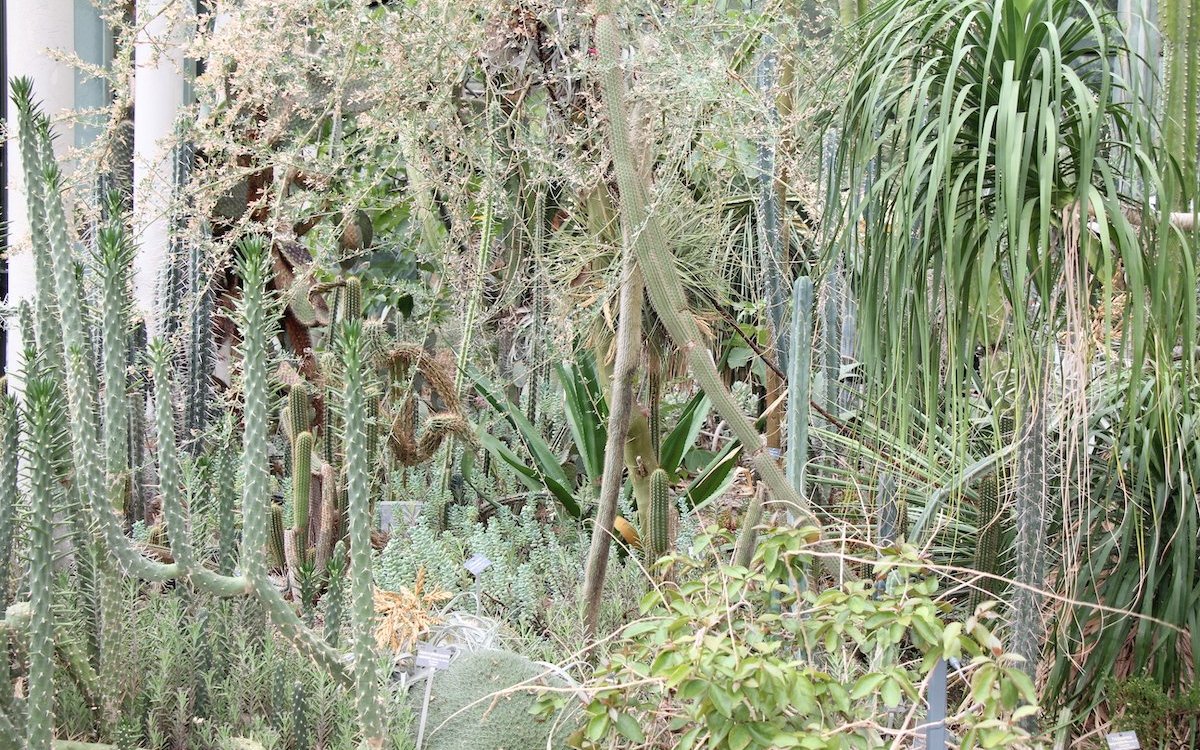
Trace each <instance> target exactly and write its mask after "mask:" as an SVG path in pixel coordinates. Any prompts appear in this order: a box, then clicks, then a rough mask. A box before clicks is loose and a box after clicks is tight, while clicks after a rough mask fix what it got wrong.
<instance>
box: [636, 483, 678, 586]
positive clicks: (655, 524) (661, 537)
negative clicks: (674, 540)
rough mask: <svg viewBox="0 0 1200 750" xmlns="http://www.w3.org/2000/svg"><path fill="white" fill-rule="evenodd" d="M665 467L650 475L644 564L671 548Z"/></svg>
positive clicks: (669, 511)
mask: <svg viewBox="0 0 1200 750" xmlns="http://www.w3.org/2000/svg"><path fill="white" fill-rule="evenodd" d="M669 484H670V483H669V482H668V481H667V471H666V469H662V468H659V469H655V470H654V472H653V473H652V474H651V475H650V513H649V522H648V524H647V526H648V528H647V529H646V534H645V537H644V538H645V541H644V542H643V544H642V547H643V550H644V551H645V553H646V565H648V566H649V565H653V564H654V563H655V562H657V561H658V559H659V558H660V557H662V556H663V555H665V554H667V552H668V551H669V550H670V548H671V497H670V487H669Z"/></svg>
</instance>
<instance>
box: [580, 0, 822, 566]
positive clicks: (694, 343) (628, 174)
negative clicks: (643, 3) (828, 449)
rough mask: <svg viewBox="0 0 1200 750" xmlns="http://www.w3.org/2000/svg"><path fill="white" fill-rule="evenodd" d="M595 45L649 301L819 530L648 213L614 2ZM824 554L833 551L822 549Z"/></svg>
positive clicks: (604, 10) (769, 471) (741, 435)
mask: <svg viewBox="0 0 1200 750" xmlns="http://www.w3.org/2000/svg"><path fill="white" fill-rule="evenodd" d="M597 10H598V15H597V17H596V21H595V23H596V42H597V48H598V51H599V54H600V61H601V64H602V65H603V72H602V74H601V75H602V81H601V83H602V93H603V98H604V102H605V112H606V114H607V115H608V129H609V135H610V139H609V140H610V145H611V148H612V154H613V163H614V166H615V168H616V173H617V184H618V186H619V188H620V193H621V221H622V224H623V226H624V227H625V231H626V232H627V233H628V236H630V237H631V238H632V244H633V247H634V249H635V250H636V253H637V259H638V266H639V268H640V269H641V272H642V275H643V277H644V279H645V283H646V292H647V294H648V296H649V297H650V302H651V304H652V305H653V306H654V310H655V312H657V313H658V316H659V319H660V320H662V322H663V325H664V327H665V328H666V329H667V332H668V333H669V334H670V336H671V339H672V340H673V341H674V342H675V344H676V346H678V347H679V348H680V349H681V350H683V352H684V353H685V354H686V357H687V362H688V368H689V369H690V370H691V372H692V376H693V377H695V378H696V381H697V382H698V383H699V384H700V387H701V388H703V389H704V392H705V393H706V394H707V395H708V397H709V399H711V400H712V403H713V407H714V408H715V409H716V411H717V413H718V414H720V415H721V417H722V418H723V419H725V420H726V423H727V424H728V425H729V427H730V429H731V430H732V431H733V433H734V435H735V437H737V439H738V440H739V441H740V442H741V443H742V445H744V446H746V451H747V455H748V456H749V457H750V460H751V462H752V463H753V465H754V468H755V469H756V470H757V471H758V473H759V476H761V477H762V480H763V481H764V482H765V483H766V484H767V486H768V487H769V488H770V490H771V494H772V495H773V497H774V499H775V500H776V501H777V502H781V503H783V504H784V505H786V506H788V507H790V508H791V509H792V510H793V512H795V513H796V514H798V515H799V516H801V517H802V519H803V520H804V522H805V523H806V524H811V525H813V526H815V527H817V528H818V529H819V528H820V526H821V524H820V522H819V521H818V520H817V518H816V516H814V515H813V513H812V510H811V508H810V507H809V504H808V502H807V501H806V500H805V499H804V498H802V497H801V496H800V495H799V494H797V493H796V491H795V490H794V489H792V487H791V486H790V485H789V484H788V482H787V479H786V478H785V477H784V475H783V472H781V471H780V470H779V467H778V466H777V465H776V464H775V461H774V460H773V459H772V458H771V456H770V454H769V453H768V452H767V450H766V446H765V444H764V443H763V439H762V436H761V435H759V434H758V431H757V430H755V429H754V425H753V424H752V423H751V422H750V420H748V419H747V418H746V417H745V415H743V414H742V412H741V409H740V408H739V406H738V403H737V400H736V399H734V397H733V394H732V393H731V392H730V391H729V389H728V388H726V387H725V384H724V382H723V381H722V380H721V374H720V372H719V371H718V370H717V364H716V362H715V361H713V357H712V352H711V351H710V350H709V349H708V347H706V346H704V343H703V337H702V336H701V335H700V329H699V327H698V326H697V324H696V319H695V317H694V316H693V315H692V313H691V310H690V309H689V308H688V302H687V297H686V295H685V293H684V290H683V284H682V283H681V282H680V280H679V275H678V273H677V272H676V270H675V258H674V257H673V256H672V255H671V252H670V250H669V249H668V247H667V243H666V238H665V236H664V234H663V229H662V224H661V222H660V221H659V218H658V215H657V214H656V213H655V212H653V211H650V210H648V209H647V206H648V200H647V189H646V185H645V183H644V180H643V179H642V177H641V176H640V175H639V174H638V173H637V171H636V167H635V165H634V158H633V152H632V147H631V146H630V143H629V129H628V125H627V123H626V115H625V80H624V77H623V75H622V73H621V41H620V33H619V31H618V29H617V21H616V18H615V16H614V14H613V11H612V2H611V0H602V1H601V2H598V3H597ZM822 547H825V548H826V549H823V550H822V551H823V552H832V550H829V549H828V545H822Z"/></svg>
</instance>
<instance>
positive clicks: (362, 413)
mask: <svg viewBox="0 0 1200 750" xmlns="http://www.w3.org/2000/svg"><path fill="white" fill-rule="evenodd" d="M342 340H343V342H344V344H345V348H344V351H343V363H344V365H345V371H346V384H345V389H346V390H345V405H346V477H347V486H348V490H349V492H348V504H347V505H348V508H347V527H348V530H349V535H350V600H351V602H350V603H351V608H350V625H351V633H352V638H353V650H354V703H355V708H356V710H357V712H358V717H359V720H360V721H361V722H362V737H363V742H364V744H365V746H367V747H370V748H380V747H382V746H383V738H384V722H383V713H382V709H381V707H380V704H379V684H378V677H377V675H376V671H377V670H376V669H375V659H376V657H375V651H374V649H373V648H372V645H373V643H374V628H373V627H372V617H373V615H374V611H375V604H374V596H373V593H372V590H371V589H372V587H371V519H370V516H369V513H370V511H369V510H368V505H369V504H370V479H369V478H370V467H369V466H368V461H369V456H368V454H367V420H368V415H367V398H366V393H365V389H364V387H363V362H362V329H361V326H360V325H359V324H358V323H357V322H355V321H352V322H350V323H347V324H346V326H345V327H344V328H343V329H342Z"/></svg>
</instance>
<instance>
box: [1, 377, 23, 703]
mask: <svg viewBox="0 0 1200 750" xmlns="http://www.w3.org/2000/svg"><path fill="white" fill-rule="evenodd" d="M6 391H7V384H6V383H5V382H4V380H3V379H2V378H0V612H2V611H5V610H7V609H8V603H9V602H8V577H9V574H10V572H11V569H10V566H11V564H12V548H13V530H14V526H15V525H16V515H17V503H18V502H19V501H20V494H19V492H18V490H17V465H18V463H19V462H18V458H17V454H18V451H19V450H20V429H21V428H20V421H19V418H18V416H17V402H16V399H14V398H13V397H12V396H10V395H8V394H7V393H6ZM6 653H8V635H7V633H4V632H0V654H6ZM12 697H13V695H12V680H10V679H9V674H8V659H6V658H0V709H2V708H3V707H5V706H7V705H8V704H10V703H11V702H12Z"/></svg>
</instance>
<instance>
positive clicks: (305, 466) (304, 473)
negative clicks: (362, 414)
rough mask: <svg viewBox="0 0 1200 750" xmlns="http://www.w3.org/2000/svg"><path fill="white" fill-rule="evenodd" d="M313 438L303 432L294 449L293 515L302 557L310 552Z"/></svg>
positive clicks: (309, 433)
mask: <svg viewBox="0 0 1200 750" xmlns="http://www.w3.org/2000/svg"><path fill="white" fill-rule="evenodd" d="M312 453H313V436H312V433H311V432H301V433H300V434H298V435H297V436H296V444H295V447H294V448H293V449H292V515H293V517H294V518H295V523H294V524H293V529H294V530H295V534H296V546H297V549H298V550H299V552H300V554H301V555H305V554H307V551H308V501H309V493H310V492H311V491H312Z"/></svg>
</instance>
